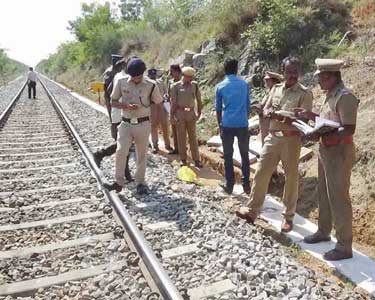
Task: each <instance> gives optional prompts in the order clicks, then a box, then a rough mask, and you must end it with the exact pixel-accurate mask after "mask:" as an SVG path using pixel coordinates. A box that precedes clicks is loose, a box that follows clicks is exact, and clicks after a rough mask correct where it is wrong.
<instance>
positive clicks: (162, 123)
mask: <svg viewBox="0 0 375 300" xmlns="http://www.w3.org/2000/svg"><path fill="white" fill-rule="evenodd" d="M156 75H157V70H156V69H149V70H148V77H149V78H150V79H152V80H155V81H156V84H157V85H158V88H159V91H160V94H161V95H162V97H163V99H164V98H165V97H166V95H167V90H166V87H165V84H164V82H163V80H162V79H156ZM168 123H169V122H168V113H167V112H166V111H165V109H164V105H163V103H160V104H154V103H153V104H151V140H152V146H153V152H154V153H157V152H158V151H159V145H158V144H159V134H158V129H159V128H161V131H162V134H163V140H164V145H165V149H166V150H168V151H172V150H173V149H172V147H171V142H170V140H169V124H168Z"/></svg>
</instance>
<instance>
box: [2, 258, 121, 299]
mask: <svg viewBox="0 0 375 300" xmlns="http://www.w3.org/2000/svg"><path fill="white" fill-rule="evenodd" d="M124 267H126V262H122V261H117V262H112V263H109V264H104V265H99V266H96V267H90V268H87V269H81V270H76V271H71V272H66V273H63V274H60V275H57V276H49V277H43V278H38V279H32V280H26V281H20V282H16V283H10V284H4V285H1V286H0V295H17V294H22V293H26V292H31V291H35V290H38V289H40V288H46V287H49V286H52V285H60V284H63V283H65V282H67V281H76V280H82V279H86V278H89V277H94V276H97V275H100V274H103V273H109V272H113V271H117V270H121V269H122V268H124Z"/></svg>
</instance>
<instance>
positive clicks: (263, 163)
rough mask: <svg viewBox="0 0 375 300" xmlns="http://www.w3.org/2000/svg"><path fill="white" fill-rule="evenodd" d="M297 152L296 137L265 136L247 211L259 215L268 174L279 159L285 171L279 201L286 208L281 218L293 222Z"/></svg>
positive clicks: (298, 153) (295, 202) (298, 139)
mask: <svg viewBox="0 0 375 300" xmlns="http://www.w3.org/2000/svg"><path fill="white" fill-rule="evenodd" d="M300 152H301V140H300V137H298V136H292V137H275V136H272V135H268V136H267V138H266V139H265V141H264V146H263V149H262V153H261V156H260V160H259V163H258V167H257V170H256V172H255V177H254V181H253V187H252V190H251V194H250V201H249V207H250V209H252V210H254V211H255V212H256V213H257V214H259V213H260V211H261V209H262V207H263V204H264V200H265V197H266V193H267V190H268V184H269V182H270V179H271V176H272V173H273V172H274V170H275V168H276V167H277V165H278V163H279V162H280V160H281V161H282V164H283V168H284V171H285V186H284V194H283V202H284V205H285V207H286V208H285V210H284V213H283V215H284V217H285V219H286V220H293V217H294V214H295V212H296V207H297V199H298V185H299V173H298V162H299V156H300Z"/></svg>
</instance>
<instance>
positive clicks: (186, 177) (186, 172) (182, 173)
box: [177, 166, 220, 187]
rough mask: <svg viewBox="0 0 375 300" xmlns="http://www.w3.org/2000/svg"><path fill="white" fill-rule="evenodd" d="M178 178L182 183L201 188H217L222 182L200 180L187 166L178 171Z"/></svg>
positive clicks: (206, 179)
mask: <svg viewBox="0 0 375 300" xmlns="http://www.w3.org/2000/svg"><path fill="white" fill-rule="evenodd" d="M177 178H178V179H179V180H181V181H185V182H190V183H195V184H197V185H200V186H211V187H216V186H218V184H219V183H220V180H217V179H208V178H199V177H198V175H197V174H196V173H195V172H194V171H193V170H192V169H190V168H189V167H187V166H183V167H181V168H179V169H178V171H177Z"/></svg>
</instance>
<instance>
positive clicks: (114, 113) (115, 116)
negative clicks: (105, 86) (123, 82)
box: [111, 71, 129, 124]
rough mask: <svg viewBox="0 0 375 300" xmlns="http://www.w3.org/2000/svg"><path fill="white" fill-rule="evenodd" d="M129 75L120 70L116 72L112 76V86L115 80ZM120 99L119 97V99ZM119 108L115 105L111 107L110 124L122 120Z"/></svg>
mask: <svg viewBox="0 0 375 300" xmlns="http://www.w3.org/2000/svg"><path fill="white" fill-rule="evenodd" d="M128 76H129V75H128V74H126V73H125V72H124V71H121V72H119V73H117V74H116V75H115V78H113V86H115V83H116V81H117V80H119V79H120V78H124V77H125V78H126V77H128ZM120 101H121V99H120ZM121 111H122V110H121V109H120V108H115V107H112V108H111V119H112V124H114V123H121V121H122V116H121Z"/></svg>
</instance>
